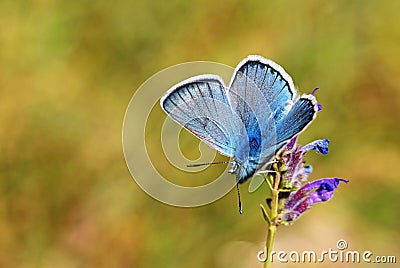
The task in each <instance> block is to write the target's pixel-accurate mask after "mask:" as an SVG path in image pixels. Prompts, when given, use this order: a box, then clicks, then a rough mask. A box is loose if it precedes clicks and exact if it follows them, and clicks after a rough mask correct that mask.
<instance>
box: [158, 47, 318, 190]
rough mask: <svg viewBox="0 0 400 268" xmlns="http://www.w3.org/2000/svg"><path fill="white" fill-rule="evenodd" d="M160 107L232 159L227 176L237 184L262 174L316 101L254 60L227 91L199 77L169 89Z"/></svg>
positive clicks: (277, 70) (274, 67)
mask: <svg viewBox="0 0 400 268" xmlns="http://www.w3.org/2000/svg"><path fill="white" fill-rule="evenodd" d="M160 104H161V107H162V108H163V110H164V111H165V112H166V113H167V115H168V116H170V117H171V118H172V119H173V120H174V121H176V122H177V123H179V124H180V125H182V126H183V127H184V128H186V129H187V130H189V131H190V132H191V133H193V134H194V135H195V136H197V137H198V138H199V139H201V140H202V141H203V142H205V143H206V144H207V145H209V146H210V147H212V148H214V149H215V150H217V151H218V152H219V153H221V154H223V155H226V156H228V157H231V158H232V161H231V164H232V167H231V169H230V170H229V173H232V174H236V182H237V183H243V182H245V181H246V180H247V179H248V178H250V177H252V176H253V175H254V174H255V173H256V172H258V171H261V170H263V169H265V168H266V166H267V165H268V163H269V162H270V161H271V160H272V159H273V158H274V156H275V155H276V154H277V153H278V151H279V150H280V149H282V147H283V146H284V145H286V144H287V143H288V141H289V140H290V139H291V138H292V137H294V136H296V135H298V134H299V133H300V132H301V131H303V130H304V129H305V128H306V127H307V126H308V125H309V124H310V123H311V122H312V121H313V120H314V119H315V117H316V114H317V111H318V104H317V101H316V99H315V97H314V96H313V95H302V96H299V95H298V93H297V90H296V89H295V87H294V84H293V81H292V78H291V77H290V76H289V75H288V74H287V73H286V72H285V70H284V69H283V68H282V67H281V66H279V65H278V64H276V63H275V62H273V61H271V60H269V59H266V58H263V57H261V56H256V55H251V56H248V57H247V58H245V59H244V60H242V61H241V62H240V63H239V64H238V66H237V67H236V69H235V71H234V73H233V75H232V79H231V82H230V84H229V86H228V87H227V86H225V83H224V81H223V80H222V78H221V77H219V76H217V75H211V74H208V75H199V76H195V77H192V78H189V79H187V80H185V81H182V82H180V83H178V84H177V85H175V86H173V87H172V88H171V89H169V90H168V91H167V92H166V93H165V95H164V96H163V97H162V98H161V100H160Z"/></svg>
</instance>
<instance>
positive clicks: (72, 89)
mask: <svg viewBox="0 0 400 268" xmlns="http://www.w3.org/2000/svg"><path fill="white" fill-rule="evenodd" d="M399 10H400V2H399V1H344V0H343V1H315V0H314V1H313V0H308V1H183V0H180V1H176V0H173V1H46V0H41V1H1V2H0V18H1V19H0V21H1V23H0V90H1V91H0V92H1V97H0V109H1V112H0V118H1V121H0V122H1V131H0V141H1V142H0V145H1V154H0V157H1V158H0V165H1V181H0V183H1V184H0V189H1V195H0V232H1V233H0V266H1V267H261V264H260V263H259V262H258V261H257V259H256V254H257V252H258V251H259V250H261V249H262V248H263V244H264V240H265V232H266V226H265V224H264V222H263V220H262V217H261V213H260V211H259V203H260V202H262V200H263V198H264V194H265V193H263V192H262V191H260V192H257V193H255V194H249V193H247V192H246V191H245V190H244V189H246V188H247V185H246V186H244V187H242V189H243V190H242V198H243V202H244V214H243V215H239V214H238V213H237V197H236V192H235V191H232V192H231V193H229V194H228V195H227V196H225V197H224V198H222V199H220V200H219V201H217V202H215V203H213V204H210V205H207V206H203V207H200V208H190V209H188V208H186V209H185V208H175V207H171V206H168V205H164V204H162V203H160V202H158V201H155V200H154V199H152V198H151V197H149V196H148V195H146V194H145V193H144V192H143V191H142V190H141V189H140V188H139V187H138V186H137V184H136V183H135V182H134V180H133V179H132V177H131V176H130V173H129V172H128V170H127V168H126V165H125V161H124V157H123V153H122V145H121V129H122V122H123V117H124V113H125V109H126V107H127V105H128V103H129V101H130V98H131V97H132V96H133V94H134V92H135V90H136V89H137V88H139V86H140V85H141V84H142V83H143V82H144V81H145V80H146V79H148V78H149V77H150V76H152V75H153V74H155V73H156V72H158V71H160V70H162V69H164V68H166V67H169V66H172V65H175V64H178V63H182V62H187V61H193V60H206V61H215V62H220V63H224V64H227V65H230V66H235V65H236V64H237V63H238V62H239V61H240V60H241V59H242V58H244V57H245V56H247V55H249V54H260V55H263V56H265V57H267V58H271V59H272V60H274V61H276V62H277V63H279V64H280V65H282V66H284V68H285V69H286V70H287V71H288V73H289V74H291V75H292V77H293V80H294V82H295V84H296V85H297V86H298V87H299V88H300V90H301V91H302V92H306V93H309V92H311V90H312V89H314V88H315V87H320V88H321V90H320V91H319V92H318V93H317V97H318V100H319V102H320V103H321V104H322V105H323V107H324V109H323V111H322V112H321V113H320V114H319V115H318V118H317V119H316V120H315V122H314V123H313V124H312V125H311V126H310V127H309V128H308V129H307V131H306V132H305V133H303V134H302V136H301V142H302V143H303V144H304V143H307V142H309V141H312V140H314V139H317V138H329V139H331V145H330V153H329V154H328V155H327V156H320V155H316V154H312V153H311V154H310V155H309V156H308V159H307V160H308V163H310V164H312V165H313V166H314V172H313V174H312V176H311V179H317V178H321V177H331V176H337V177H345V178H348V179H350V183H349V184H348V185H341V186H340V187H339V189H338V191H337V192H336V193H335V196H334V198H333V199H332V200H331V201H330V202H328V203H326V204H317V205H316V206H315V207H314V208H313V209H312V210H311V212H308V213H306V214H305V215H304V216H303V217H302V218H301V219H300V220H299V221H298V222H296V223H295V224H294V225H292V226H289V227H282V228H279V230H278V233H277V238H276V244H275V246H276V249H277V250H287V251H290V250H294V249H308V250H311V249H315V250H317V251H318V250H319V251H322V250H328V249H329V248H334V249H335V248H336V241H337V240H338V239H346V241H347V242H348V244H349V248H350V249H353V250H355V249H357V250H360V251H363V250H370V251H372V252H373V253H374V255H397V259H398V262H399V261H400V243H399V239H400V231H399V221H400V198H399V195H400V176H399V171H398V170H396V168H397V167H398V165H399V160H400V150H399V149H400V138H399V130H400V129H399V122H400V120H399V119H400V108H399V107H400V88H399V84H400V73H399V71H400V64H399V62H400V51H399V44H400V23H399V18H398V11H399ZM159 114H160V116H162V117H163V118H164V115H163V114H162V113H161V112H160V113H159ZM138 129H142V126H138ZM193 141H194V142H195V139H193ZM232 178H233V177H232ZM304 266H305V265H302V264H287V265H285V266H284V267H304ZM349 266H351V264H339V263H336V264H332V263H330V262H326V263H320V264H317V265H315V267H349ZM358 266H362V267H364V265H358ZM275 267H283V266H282V265H280V264H279V263H276V265H275ZM368 267H395V265H388V264H386V265H381V266H379V265H374V264H369V265H368Z"/></svg>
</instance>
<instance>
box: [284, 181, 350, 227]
mask: <svg viewBox="0 0 400 268" xmlns="http://www.w3.org/2000/svg"><path fill="white" fill-rule="evenodd" d="M341 181H342V182H345V183H347V182H348V180H345V179H339V178H324V179H319V180H316V181H313V182H309V183H307V184H305V185H304V186H303V187H301V188H300V189H299V190H297V191H296V192H294V193H292V194H291V195H290V196H289V199H288V201H287V202H286V204H285V207H284V212H283V214H282V216H281V219H282V220H283V221H284V220H285V219H286V220H289V219H290V220H291V221H293V220H295V219H297V218H298V217H299V216H300V215H301V214H302V213H303V212H305V211H306V210H307V209H309V208H311V207H312V205H313V204H315V203H318V202H325V201H328V200H329V199H331V198H332V196H333V193H334V191H335V189H336V188H337V187H338V186H339V183H340V182H341ZM294 215H295V217H294Z"/></svg>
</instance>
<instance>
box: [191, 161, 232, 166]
mask: <svg viewBox="0 0 400 268" xmlns="http://www.w3.org/2000/svg"><path fill="white" fill-rule="evenodd" d="M218 164H229V162H209V163H202V164H191V165H186V166H187V167H200V166H206V165H218Z"/></svg>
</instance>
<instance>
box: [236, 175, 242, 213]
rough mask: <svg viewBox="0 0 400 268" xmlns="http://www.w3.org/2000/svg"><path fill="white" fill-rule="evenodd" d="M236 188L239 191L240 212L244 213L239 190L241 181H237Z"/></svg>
mask: <svg viewBox="0 0 400 268" xmlns="http://www.w3.org/2000/svg"><path fill="white" fill-rule="evenodd" d="M236 189H237V193H238V199H239V213H240V214H242V213H243V211H242V202H241V201H240V190H239V183H238V182H237V183H236Z"/></svg>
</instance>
